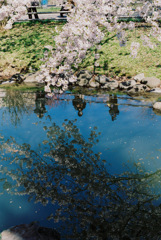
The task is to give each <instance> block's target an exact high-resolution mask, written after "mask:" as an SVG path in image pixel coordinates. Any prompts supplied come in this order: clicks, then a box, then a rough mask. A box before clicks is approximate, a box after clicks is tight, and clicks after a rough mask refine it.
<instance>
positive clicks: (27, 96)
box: [2, 90, 35, 126]
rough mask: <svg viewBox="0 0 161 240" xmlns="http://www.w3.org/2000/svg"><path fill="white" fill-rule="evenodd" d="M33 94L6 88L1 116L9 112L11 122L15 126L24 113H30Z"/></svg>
mask: <svg viewBox="0 0 161 240" xmlns="http://www.w3.org/2000/svg"><path fill="white" fill-rule="evenodd" d="M34 98H35V96H34V95H33V93H21V92H20V91H13V90H6V94H5V97H3V104H2V105H3V106H5V109H4V111H3V117H4V119H5V115H6V114H9V116H10V119H11V123H12V124H13V125H15V126H17V125H18V124H19V123H20V122H21V119H22V117H23V115H24V113H25V114H30V113H31V112H32V109H33V105H34V103H35V101H34Z"/></svg>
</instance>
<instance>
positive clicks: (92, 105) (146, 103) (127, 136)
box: [0, 91, 161, 239]
mask: <svg viewBox="0 0 161 240" xmlns="http://www.w3.org/2000/svg"><path fill="white" fill-rule="evenodd" d="M1 95H2V97H1V98H0V105H1V108H0V119H1V122H0V141H1V148H0V151H1V162H0V172H1V177H0V194H1V195H0V230H1V231H2V230H4V229H7V228H9V227H11V226H13V225H16V224H21V223H30V222H32V221H39V224H40V225H42V226H46V227H53V228H56V229H57V230H58V231H59V232H60V233H61V236H62V239H103V237H104V239H112V236H113V237H114V236H115V237H118V239H122V238H123V237H124V235H125V236H126V235H127V233H128V234H130V236H131V237H136V235H137V234H140V235H137V236H139V237H145V232H146V231H147V229H148V231H149V233H148V234H149V236H154V234H159V230H158V229H157V228H155V227H156V223H155V221H157V220H158V221H159V219H157V217H158V216H159V215H158V212H159V211H160V208H159V209H158V208H157V206H158V204H159V203H160V196H158V197H159V200H156V199H157V195H158V194H160V193H161V191H160V181H161V179H160V169H161V126H160V122H161V116H159V115H157V114H156V113H155V112H154V111H153V109H152V102H151V101H150V100H148V99H146V98H140V99H138V98H134V97H130V96H126V95H118V96H117V95H114V94H108V93H103V94H98V95H97V96H96V95H94V96H89V95H74V94H64V95H61V96H57V97H55V99H46V98H44V96H41V94H39V93H37V94H36V93H29V94H27V93H21V92H19V93H18V94H17V93H15V92H12V91H6V92H3V94H2V92H1ZM91 133H92V136H93V139H92V140H91V141H90V140H89V138H90V134H91ZM8 139H9V140H8ZM24 144H25V145H24ZM97 153H100V154H99V156H100V157H99V156H97V155H95V154H97ZM147 176H148V177H147ZM114 196H115V197H114ZM152 196H153V197H152ZM30 197H31V200H30V201H29V198H30ZM147 199H148V200H147ZM139 201H140V202H139ZM35 202H36V203H35ZM43 203H44V205H43ZM151 204H152V206H153V210H154V209H155V211H154V212H153V210H152V208H151ZM138 206H139V207H138ZM140 206H142V207H140ZM143 206H144V208H143ZM135 207H136V209H137V210H136V209H133V208H135ZM59 208H60V211H59V212H61V214H60V215H61V216H57V213H56V211H57V210H58V209H59ZM138 209H139V210H138ZM137 211H138V215H137V214H135V213H136V212H137ZM145 213H146V214H145ZM159 213H160V212H159ZM51 214H52V216H53V217H54V218H55V221H53V219H51V220H47V218H48V217H49V216H50V215H51ZM129 215H131V218H130V220H128V221H125V220H126V218H127V217H128V216H129ZM135 215H136V216H135ZM145 215H146V216H145ZM56 216H57V217H56ZM114 216H115V218H114ZM147 216H150V217H151V222H150V223H149V222H148V221H147V222H146V219H147ZM61 217H62V218H61ZM65 218H66V219H65ZM158 218H159V217H158ZM153 219H155V221H154V226H153V224H152V221H153ZM124 221H125V222H124ZM130 221H132V222H130ZM137 222H138V225H137ZM110 223H111V224H110ZM99 224H100V225H99ZM148 224H150V225H148ZM113 225H114V226H116V229H115V227H114V226H113ZM142 225H143V226H144V227H145V226H146V227H145V232H144V229H143V228H142V229H141V230H139V227H140V226H142ZM131 226H133V227H134V229H138V233H136V230H135V231H132V230H131V228H132V227H131ZM149 226H153V227H152V229H150V227H149ZM74 228H76V229H74ZM119 228H120V230H119ZM146 228H147V229H146ZM129 229H130V230H129ZM154 229H155V231H154ZM116 230H117V231H116ZM134 232H135V233H134ZM87 233H88V234H87ZM134 234H135V235H134ZM87 235H88V237H89V238H88V237H87ZM156 236H157V237H158V236H159V235H156ZM139 239H142V238H139ZM148 239H155V238H150V237H149V238H148Z"/></svg>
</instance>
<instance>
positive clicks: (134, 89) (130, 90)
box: [127, 84, 149, 93]
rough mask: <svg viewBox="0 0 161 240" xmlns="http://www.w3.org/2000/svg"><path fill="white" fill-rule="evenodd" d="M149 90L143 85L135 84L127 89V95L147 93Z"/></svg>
mask: <svg viewBox="0 0 161 240" xmlns="http://www.w3.org/2000/svg"><path fill="white" fill-rule="evenodd" d="M148 90H149V88H148V87H147V86H146V85H144V84H136V85H134V86H133V87H129V88H127V92H128V93H141V92H146V91H148Z"/></svg>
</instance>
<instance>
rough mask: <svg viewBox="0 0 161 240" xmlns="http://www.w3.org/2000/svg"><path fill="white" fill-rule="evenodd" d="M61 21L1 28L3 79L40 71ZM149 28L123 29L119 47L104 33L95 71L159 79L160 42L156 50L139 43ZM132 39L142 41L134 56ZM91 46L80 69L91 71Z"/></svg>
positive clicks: (92, 52) (160, 74) (0, 68)
mask: <svg viewBox="0 0 161 240" xmlns="http://www.w3.org/2000/svg"><path fill="white" fill-rule="evenodd" d="M63 24H65V23H62V22H61V23H59V22H57V21H37V22H36V21H33V22H32V21H31V22H28V23H21V24H15V25H14V27H13V29H11V30H8V31H6V30H1V31H0V77H1V78H2V77H3V78H4V77H5V76H6V78H7V76H10V75H12V74H14V73H16V72H22V73H27V72H33V71H37V70H39V68H40V66H41V64H42V63H43V62H42V61H41V59H42V57H43V53H44V51H45V48H44V46H45V45H52V46H53V47H55V45H54V41H53V37H54V36H55V35H56V32H55V27H56V26H58V27H59V28H60V29H61V28H62V26H63ZM148 31H150V29H149V28H137V29H136V31H129V30H127V31H126V34H127V44H126V46H125V47H120V46H119V42H118V40H117V38H116V36H115V34H114V33H110V34H107V35H106V38H105V39H104V41H103V42H102V47H101V49H100V50H98V52H99V53H100V56H101V57H100V59H99V64H100V66H99V67H97V68H96V69H95V70H96V73H97V74H106V75H108V76H110V77H113V78H115V77H118V78H131V77H132V76H134V75H136V74H138V73H142V72H143V73H144V74H145V76H156V77H158V78H160V79H161V57H160V55H161V54H160V53H161V43H158V46H157V48H156V49H150V48H148V47H147V46H143V45H142V44H141V40H140V36H141V35H142V34H144V33H147V32H148ZM132 41H138V42H140V44H141V47H140V50H139V52H138V56H137V58H135V59H133V58H132V57H131V56H130V45H131V42H132ZM93 63H94V49H91V50H90V51H89V52H88V54H87V57H86V58H85V60H84V61H83V63H82V64H81V65H80V69H81V68H83V69H88V70H90V71H93Z"/></svg>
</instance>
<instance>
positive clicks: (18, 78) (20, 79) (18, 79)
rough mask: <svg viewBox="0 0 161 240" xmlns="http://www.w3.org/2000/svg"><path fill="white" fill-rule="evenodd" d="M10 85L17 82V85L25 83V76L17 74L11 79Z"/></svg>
mask: <svg viewBox="0 0 161 240" xmlns="http://www.w3.org/2000/svg"><path fill="white" fill-rule="evenodd" d="M9 81H10V83H11V82H15V83H18V84H20V83H22V82H23V81H24V75H23V74H20V73H16V74H14V75H12V77H11V78H10V80H9Z"/></svg>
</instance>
